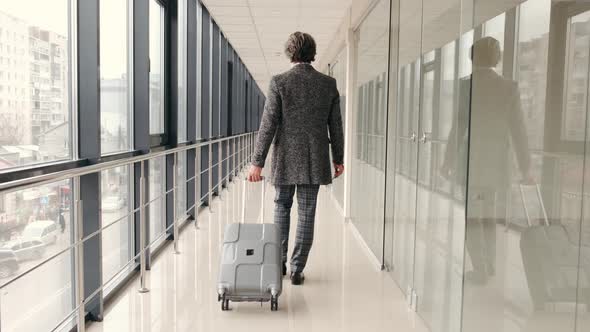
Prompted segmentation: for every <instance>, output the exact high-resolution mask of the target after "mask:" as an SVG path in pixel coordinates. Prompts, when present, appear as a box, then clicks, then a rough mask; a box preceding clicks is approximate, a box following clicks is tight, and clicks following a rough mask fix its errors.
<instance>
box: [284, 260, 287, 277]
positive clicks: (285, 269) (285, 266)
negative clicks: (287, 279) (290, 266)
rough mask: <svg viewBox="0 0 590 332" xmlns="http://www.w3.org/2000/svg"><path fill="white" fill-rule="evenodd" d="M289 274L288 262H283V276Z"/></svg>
mask: <svg viewBox="0 0 590 332" xmlns="http://www.w3.org/2000/svg"><path fill="white" fill-rule="evenodd" d="M286 275H287V264H285V263H283V277H284V276H286Z"/></svg>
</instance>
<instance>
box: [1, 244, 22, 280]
mask: <svg viewBox="0 0 590 332" xmlns="http://www.w3.org/2000/svg"><path fill="white" fill-rule="evenodd" d="M17 271H18V259H17V258H16V255H15V254H14V252H13V251H12V250H7V249H0V278H8V277H10V276H12V275H14V274H15V273H16V272H17Z"/></svg>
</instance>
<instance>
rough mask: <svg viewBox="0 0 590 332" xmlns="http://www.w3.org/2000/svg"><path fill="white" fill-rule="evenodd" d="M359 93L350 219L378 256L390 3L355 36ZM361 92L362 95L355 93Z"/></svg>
mask: <svg viewBox="0 0 590 332" xmlns="http://www.w3.org/2000/svg"><path fill="white" fill-rule="evenodd" d="M356 38H357V45H356V53H357V57H358V58H357V64H356V66H357V68H356V82H355V90H356V91H359V98H358V104H357V107H358V108H357V110H356V113H357V123H356V134H355V137H354V140H355V142H354V143H353V144H354V146H355V148H356V151H355V152H354V153H353V164H352V165H351V172H353V176H352V179H353V181H352V185H351V202H352V205H351V217H352V221H353V223H354V225H355V226H356V228H357V229H358V231H359V232H360V234H361V235H362V236H363V238H364V239H365V241H366V243H367V244H368V246H369V248H370V249H371V250H372V251H373V253H374V254H375V256H376V257H378V259H379V260H381V257H382V255H383V252H382V251H383V248H382V247H383V209H384V199H383V195H384V181H385V172H384V160H385V123H386V121H385V114H386V111H387V110H386V105H385V100H386V94H387V91H388V90H387V69H388V48H389V1H385V0H382V1H380V2H379V3H378V4H377V5H376V7H375V8H373V10H372V11H371V12H370V13H369V15H368V16H367V17H366V18H365V20H364V21H363V23H362V24H361V25H360V27H359V29H358V30H357V31H356ZM360 91H362V94H360Z"/></svg>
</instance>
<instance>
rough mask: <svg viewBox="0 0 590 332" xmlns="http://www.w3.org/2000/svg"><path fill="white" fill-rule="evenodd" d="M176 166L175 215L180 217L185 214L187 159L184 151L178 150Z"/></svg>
mask: <svg viewBox="0 0 590 332" xmlns="http://www.w3.org/2000/svg"><path fill="white" fill-rule="evenodd" d="M177 162H178V167H177V168H176V170H177V174H176V184H177V189H176V216H177V218H182V217H183V216H184V215H185V214H186V210H187V209H186V208H187V206H186V194H187V192H186V190H187V184H186V180H187V179H186V170H187V167H186V166H187V159H186V151H183V152H179V153H178V157H177Z"/></svg>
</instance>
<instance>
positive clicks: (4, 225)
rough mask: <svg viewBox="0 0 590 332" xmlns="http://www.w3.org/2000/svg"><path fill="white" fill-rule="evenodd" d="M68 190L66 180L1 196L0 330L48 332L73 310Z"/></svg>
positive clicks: (71, 225)
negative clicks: (0, 294)
mask: <svg viewBox="0 0 590 332" xmlns="http://www.w3.org/2000/svg"><path fill="white" fill-rule="evenodd" d="M72 188H73V186H72V182H71V181H69V180H66V181H60V182H55V183H52V184H48V185H44V186H40V187H35V188H31V189H25V190H20V191H16V192H11V193H4V194H1V195H0V238H1V241H0V258H1V259H0V287H2V289H1V292H2V297H1V300H0V308H1V309H0V311H1V312H0V313H1V315H2V321H1V326H0V327H1V329H2V331H50V330H52V329H53V328H55V327H56V326H57V324H58V323H59V322H60V321H61V320H62V319H63V318H64V317H66V316H67V315H69V314H70V312H71V311H72V310H73V309H74V285H73V274H72V271H74V268H73V265H72V264H73V250H66V249H67V248H68V247H69V246H70V245H71V244H72V242H73V238H74V234H73V222H74V220H73V209H72ZM64 250H65V251H64ZM61 251H64V252H63V253H61V254H59V255H57V256H56V257H55V258H53V259H52V260H50V261H49V262H47V263H45V264H43V265H41V266H40V267H39V268H37V266H38V265H39V264H40V263H42V262H43V261H45V260H47V259H49V258H50V257H52V256H53V255H56V254H58V253H59V252H61ZM34 268H37V269H36V270H34V271H31V270H32V269H34ZM25 273H28V274H27V275H26V276H24V277H22V278H21V279H19V280H17V281H15V282H13V283H11V284H10V285H7V286H6V284H7V283H8V282H9V281H11V280H13V279H14V278H16V277H17V276H19V275H23V274H25ZM32 303H34V304H35V305H31V304H32ZM31 317H35V319H31Z"/></svg>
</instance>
